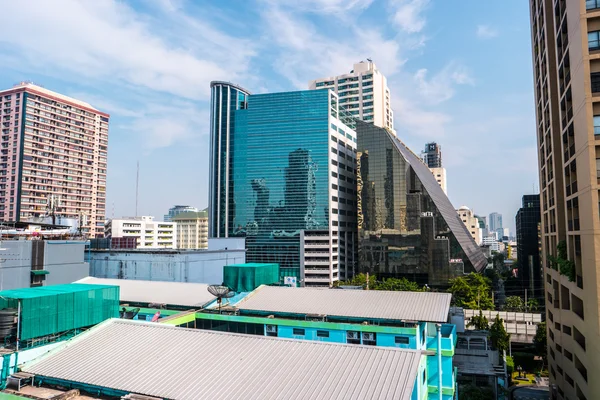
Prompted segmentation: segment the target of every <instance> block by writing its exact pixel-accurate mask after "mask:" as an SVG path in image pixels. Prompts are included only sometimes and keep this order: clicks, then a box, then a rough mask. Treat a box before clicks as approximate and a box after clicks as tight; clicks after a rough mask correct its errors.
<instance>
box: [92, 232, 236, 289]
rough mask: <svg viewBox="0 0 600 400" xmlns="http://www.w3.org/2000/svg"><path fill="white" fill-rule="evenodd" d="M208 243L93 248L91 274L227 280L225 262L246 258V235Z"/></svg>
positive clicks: (187, 279)
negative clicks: (201, 246) (200, 245)
mask: <svg viewBox="0 0 600 400" xmlns="http://www.w3.org/2000/svg"><path fill="white" fill-rule="evenodd" d="M208 247H209V248H208V250H169V249H160V250H158V249H154V250H148V249H139V250H119V249H91V250H90V251H89V252H88V257H89V263H90V269H89V274H88V275H90V276H92V277H96V278H111V279H137V280H145V281H169V282H193V283H208V284H213V283H221V282H223V266H225V265H229V264H243V263H245V262H246V250H245V246H244V239H243V238H235V239H209V245H208Z"/></svg>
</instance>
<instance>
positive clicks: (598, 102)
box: [529, 0, 600, 400]
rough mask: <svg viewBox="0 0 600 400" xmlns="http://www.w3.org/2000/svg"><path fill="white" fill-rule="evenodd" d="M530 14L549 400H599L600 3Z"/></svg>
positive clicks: (538, 6)
mask: <svg viewBox="0 0 600 400" xmlns="http://www.w3.org/2000/svg"><path fill="white" fill-rule="evenodd" d="M529 5H530V13H531V37H532V50H533V68H534V90H535V109H536V117H537V124H536V129H537V147H538V159H539V173H540V188H541V195H540V196H541V199H540V200H541V201H540V202H541V212H542V224H541V235H542V265H543V269H544V271H543V276H544V282H545V294H546V295H545V297H546V313H547V327H548V364H549V371H550V381H551V385H552V386H551V398H552V399H588V400H592V399H598V398H600V379H597V375H596V374H598V371H600V335H599V329H600V321H599V314H600V313H599V304H600V301H599V297H598V296H599V294H600V291H599V288H600V277H599V275H598V270H599V267H598V266H600V215H599V205H600V203H599V191H600V184H599V182H600V45H599V35H600V0H587V1H586V0H530V2H529ZM559 248H560V249H561V250H558V249H559ZM563 249H564V250H563ZM549 253H550V254H552V255H554V256H556V257H559V258H561V259H563V260H565V261H561V262H559V263H553V262H551V261H550V260H549V258H548V257H547V254H549Z"/></svg>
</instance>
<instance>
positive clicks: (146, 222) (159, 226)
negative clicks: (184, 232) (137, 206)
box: [106, 216, 177, 249]
mask: <svg viewBox="0 0 600 400" xmlns="http://www.w3.org/2000/svg"><path fill="white" fill-rule="evenodd" d="M106 237H107V238H111V239H112V238H126V237H135V238H137V248H138V249H175V248H177V224H176V223H175V222H162V221H154V217H151V216H142V217H125V218H122V219H111V220H108V222H107V224H106Z"/></svg>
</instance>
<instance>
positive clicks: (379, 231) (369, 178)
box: [356, 121, 487, 288]
mask: <svg viewBox="0 0 600 400" xmlns="http://www.w3.org/2000/svg"><path fill="white" fill-rule="evenodd" d="M356 132H357V137H358V153H357V158H358V166H357V174H358V186H357V193H358V195H357V196H358V201H357V203H358V205H357V211H358V232H359V270H360V271H361V272H370V273H375V274H377V275H378V276H379V277H406V278H408V279H411V280H415V281H417V282H419V283H420V284H428V285H430V286H432V287H440V288H443V287H447V286H448V280H449V279H451V278H454V277H456V276H460V275H462V274H463V272H464V273H469V272H471V271H481V270H482V269H483V268H484V267H485V265H486V264H487V260H486V258H485V256H484V255H483V253H482V252H481V250H480V248H479V246H477V244H476V243H475V241H474V240H473V238H472V237H471V235H470V234H469V232H468V231H467V229H466V227H465V225H464V224H463V223H462V221H461V220H460V218H459V216H458V213H457V212H456V210H455V208H454V207H453V206H452V204H451V203H450V201H449V200H448V197H447V196H446V195H445V194H444V192H443V190H442V188H441V187H440V186H439V185H438V183H437V181H436V179H435V177H434V176H433V174H432V173H431V171H430V170H429V168H428V167H427V165H425V164H424V163H423V161H422V160H421V159H420V158H419V157H418V156H417V155H416V154H414V153H413V152H412V151H411V150H410V149H408V148H407V147H406V146H405V145H404V144H403V143H402V142H401V141H400V140H398V138H397V137H396V136H395V135H393V134H392V133H390V132H389V131H387V130H385V129H383V128H379V127H376V126H374V125H371V124H367V123H364V122H361V121H357V122H356Z"/></svg>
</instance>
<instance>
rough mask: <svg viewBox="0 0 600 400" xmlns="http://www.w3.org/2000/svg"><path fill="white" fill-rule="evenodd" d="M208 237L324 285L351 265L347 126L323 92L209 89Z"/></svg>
mask: <svg viewBox="0 0 600 400" xmlns="http://www.w3.org/2000/svg"><path fill="white" fill-rule="evenodd" d="M211 90H212V108H211V146H210V149H211V151H210V166H211V171H210V196H209V198H210V203H209V211H210V218H209V225H210V226H209V236H210V237H211V238H221V237H236V236H241V237H245V238H246V249H247V252H246V259H247V261H248V262H268V263H278V264H279V266H280V271H281V274H282V278H283V277H286V276H289V277H297V278H298V282H299V283H301V284H303V285H307V286H330V285H332V284H333V283H334V282H335V281H337V280H339V279H346V277H348V276H349V275H351V274H352V273H353V268H354V267H355V265H356V264H355V263H356V259H355V254H356V247H355V246H356V245H355V242H356V213H355V209H356V186H355V185H356V180H355V177H356V172H355V169H356V133H355V131H354V119H353V118H352V117H351V116H350V115H349V114H347V113H346V112H345V110H344V109H343V108H341V107H340V103H339V97H338V96H337V94H335V93H334V92H333V91H330V90H308V91H299V92H284V93H271V94H257V95H252V94H249V92H248V91H246V90H243V89H241V88H240V87H238V86H235V85H232V84H229V83H225V82H212V83H211Z"/></svg>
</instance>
